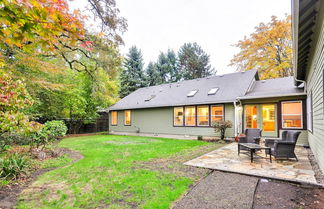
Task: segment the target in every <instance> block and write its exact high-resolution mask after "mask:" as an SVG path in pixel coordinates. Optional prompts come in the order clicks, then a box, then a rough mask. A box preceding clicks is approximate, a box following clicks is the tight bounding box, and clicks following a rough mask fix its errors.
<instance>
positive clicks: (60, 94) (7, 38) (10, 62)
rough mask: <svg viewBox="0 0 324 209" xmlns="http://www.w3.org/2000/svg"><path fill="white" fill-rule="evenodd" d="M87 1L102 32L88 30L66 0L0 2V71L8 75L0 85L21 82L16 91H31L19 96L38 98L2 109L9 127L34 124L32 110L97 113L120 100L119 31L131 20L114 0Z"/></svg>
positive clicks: (39, 112) (41, 114)
mask: <svg viewBox="0 0 324 209" xmlns="http://www.w3.org/2000/svg"><path fill="white" fill-rule="evenodd" d="M87 2H88V10H89V11H90V12H92V14H93V15H94V17H95V18H97V21H98V20H99V24H100V27H101V28H100V29H101V31H100V32H98V33H90V32H88V31H87V29H86V28H85V27H84V22H85V20H86V18H87V17H86V16H83V15H82V14H81V12H80V11H79V10H75V11H72V12H71V11H70V9H69V8H68V3H67V1H66V0H47V1H44V0H4V1H2V2H1V5H0V7H1V11H0V71H1V72H7V73H5V74H4V75H3V78H6V79H7V81H8V82H7V81H6V82H3V84H4V86H2V87H3V88H4V89H12V91H13V93H14V94H16V93H15V90H14V88H13V86H15V85H12V84H11V83H10V82H11V81H14V82H15V83H17V84H20V83H21V85H23V89H24V92H20V91H21V90H19V91H18V92H17V94H18V93H19V92H20V93H21V94H22V95H28V97H24V96H21V97H19V98H20V99H19V101H22V102H23V103H24V104H25V103H26V104H29V101H34V103H33V105H27V106H24V107H23V108H20V105H19V103H17V102H15V103H13V107H14V108H16V109H14V110H6V109H5V110H1V111H2V113H1V114H2V116H3V117H2V119H3V121H1V125H3V127H10V126H6V123H5V122H10V123H11V124H12V125H11V126H12V127H11V128H13V127H20V126H25V128H26V129H29V124H33V123H31V122H29V119H30V117H29V116H37V117H46V118H49V117H51V118H57V117H69V116H71V115H72V117H74V118H76V117H77V118H78V119H79V118H81V119H82V118H90V119H93V118H94V117H95V114H96V113H93V112H96V110H97V108H99V107H107V106H108V105H110V104H112V103H113V102H115V101H116V100H117V97H118V94H117V93H118V85H117V82H116V79H117V77H118V74H119V70H120V65H121V56H120V54H119V51H118V45H119V44H121V43H122V39H121V37H120V35H119V33H123V32H124V31H125V30H126V26H127V24H126V21H125V19H124V18H122V17H120V16H119V10H118V9H117V8H116V3H115V1H114V0H87ZM1 76H2V74H1ZM9 81H10V82H9ZM19 89H21V88H19ZM2 93H3V92H0V96H1V97H2V96H3V95H4V94H2ZM4 93H6V92H4ZM10 94H11V93H10ZM5 97H6V95H4V96H3V98H5ZM55 99H56V100H55ZM72 100H73V101H72ZM4 101H6V100H4ZM1 108H2V107H1ZM7 119H8V120H7ZM5 120H6V121H5ZM9 120H10V121H9ZM15 124H19V126H18V125H16V126H15ZM36 125H37V124H36V123H35V126H36ZM21 128H23V127H21Z"/></svg>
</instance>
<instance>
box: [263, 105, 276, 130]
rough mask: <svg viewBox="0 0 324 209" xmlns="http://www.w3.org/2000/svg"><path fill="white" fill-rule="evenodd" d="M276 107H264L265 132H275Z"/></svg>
mask: <svg viewBox="0 0 324 209" xmlns="http://www.w3.org/2000/svg"><path fill="white" fill-rule="evenodd" d="M275 111H276V110H275V105H274V104H264V105H262V130H263V131H275V130H276V121H275V115H276V114H275Z"/></svg>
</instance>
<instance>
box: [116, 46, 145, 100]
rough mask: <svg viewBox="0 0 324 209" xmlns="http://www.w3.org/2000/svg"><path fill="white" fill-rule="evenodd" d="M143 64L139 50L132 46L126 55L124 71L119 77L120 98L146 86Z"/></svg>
mask: <svg viewBox="0 0 324 209" xmlns="http://www.w3.org/2000/svg"><path fill="white" fill-rule="evenodd" d="M143 67H144V62H143V55H142V52H141V50H139V49H137V47H136V46H132V47H131V48H130V49H129V52H128V54H127V55H126V59H125V63H124V70H123V72H122V73H121V76H120V84H121V88H120V97H125V96H127V95H128V94H130V93H132V92H133V91H135V90H136V89H139V88H142V87H145V86H146V82H145V81H146V79H145V75H144V70H143Z"/></svg>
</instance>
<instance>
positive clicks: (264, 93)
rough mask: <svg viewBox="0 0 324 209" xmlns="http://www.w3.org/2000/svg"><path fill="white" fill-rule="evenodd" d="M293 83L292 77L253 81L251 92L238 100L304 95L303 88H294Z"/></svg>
mask: <svg viewBox="0 0 324 209" xmlns="http://www.w3.org/2000/svg"><path fill="white" fill-rule="evenodd" d="M294 81H295V80H294V77H293V76H290V77H284V78H276V79H268V80H260V81H255V82H254V84H253V86H252V88H251V90H250V91H249V92H247V93H246V94H245V95H244V96H243V97H239V98H238V99H242V100H244V99H257V98H269V97H283V96H295V95H305V93H304V88H301V87H299V88H298V87H296V86H295V83H294Z"/></svg>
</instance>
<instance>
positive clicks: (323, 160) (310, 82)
mask: <svg viewBox="0 0 324 209" xmlns="http://www.w3.org/2000/svg"><path fill="white" fill-rule="evenodd" d="M323 13H324V10H323V6H322V8H321V11H320V12H319V14H321V15H320V16H319V25H318V27H317V29H316V31H315V32H316V35H317V42H315V43H316V47H315V48H314V49H315V50H314V52H313V54H311V59H310V60H311V62H310V65H309V66H308V67H309V68H308V72H307V77H306V81H307V93H308V94H310V93H312V98H313V102H312V105H313V132H308V140H309V144H310V147H311V149H312V151H313V153H314V155H315V158H316V159H317V161H318V164H319V166H320V167H321V169H322V171H324V110H323V96H324V95H323V68H324V21H323V19H324V18H323V16H324V15H323Z"/></svg>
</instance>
